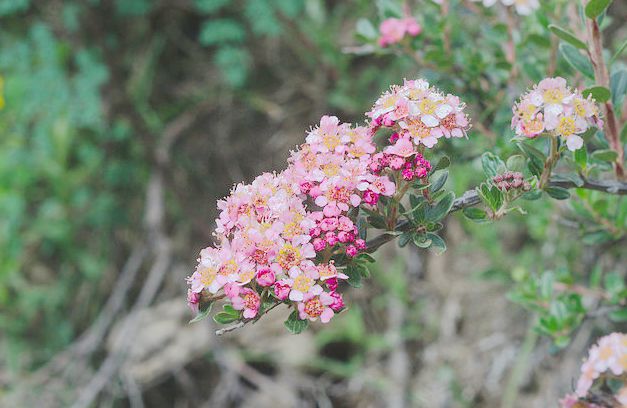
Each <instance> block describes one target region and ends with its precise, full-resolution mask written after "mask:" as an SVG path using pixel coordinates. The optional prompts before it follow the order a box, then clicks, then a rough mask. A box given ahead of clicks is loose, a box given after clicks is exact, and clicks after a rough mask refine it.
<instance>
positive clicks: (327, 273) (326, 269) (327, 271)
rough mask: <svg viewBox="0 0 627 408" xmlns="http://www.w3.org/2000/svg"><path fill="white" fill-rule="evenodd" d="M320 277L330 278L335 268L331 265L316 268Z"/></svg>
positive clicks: (334, 273)
mask: <svg viewBox="0 0 627 408" xmlns="http://www.w3.org/2000/svg"><path fill="white" fill-rule="evenodd" d="M318 273H319V274H320V277H321V278H331V277H333V276H335V275H336V269H335V266H333V265H323V266H320V268H319V269H318Z"/></svg>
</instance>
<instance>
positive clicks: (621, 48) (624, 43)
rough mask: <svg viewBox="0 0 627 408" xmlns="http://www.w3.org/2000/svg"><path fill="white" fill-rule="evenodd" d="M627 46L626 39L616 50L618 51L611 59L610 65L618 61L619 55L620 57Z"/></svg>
mask: <svg viewBox="0 0 627 408" xmlns="http://www.w3.org/2000/svg"><path fill="white" fill-rule="evenodd" d="M625 48H627V40H625V41H624V42H623V43H622V44H621V46H620V47H618V50H617V51H616V53H615V54H614V55H613V56H612V58H611V59H610V65H612V64H613V63H614V61H616V59H617V58H618V57H620V55H621V54H622V53H623V51H625Z"/></svg>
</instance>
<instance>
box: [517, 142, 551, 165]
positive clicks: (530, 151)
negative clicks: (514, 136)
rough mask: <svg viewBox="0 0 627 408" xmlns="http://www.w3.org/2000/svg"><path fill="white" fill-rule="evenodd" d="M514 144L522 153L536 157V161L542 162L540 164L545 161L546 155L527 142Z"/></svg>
mask: <svg viewBox="0 0 627 408" xmlns="http://www.w3.org/2000/svg"><path fill="white" fill-rule="evenodd" d="M516 146H518V148H519V149H520V151H521V152H523V154H524V155H525V156H527V157H529V158H532V157H533V158H536V159H538V161H539V162H540V163H542V165H544V162H545V161H546V155H545V154H544V153H542V152H541V151H540V150H538V149H536V148H535V147H533V146H531V145H530V144H528V143H522V142H520V143H516Z"/></svg>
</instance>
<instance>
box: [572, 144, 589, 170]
mask: <svg viewBox="0 0 627 408" xmlns="http://www.w3.org/2000/svg"><path fill="white" fill-rule="evenodd" d="M573 156H574V158H575V163H577V165H578V166H579V167H581V168H582V169H585V168H586V167H587V166H588V152H587V151H586V149H577V150H575V151H574V152H573Z"/></svg>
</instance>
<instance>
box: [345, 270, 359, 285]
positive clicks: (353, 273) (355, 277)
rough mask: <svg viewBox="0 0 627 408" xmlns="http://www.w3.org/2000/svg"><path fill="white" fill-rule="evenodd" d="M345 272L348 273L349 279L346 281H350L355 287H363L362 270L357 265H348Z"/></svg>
mask: <svg viewBox="0 0 627 408" xmlns="http://www.w3.org/2000/svg"><path fill="white" fill-rule="evenodd" d="M345 272H346V275H347V276H348V279H347V280H346V282H348V284H349V285H351V286H352V287H354V288H360V287H361V272H360V271H359V270H358V269H357V268H356V267H355V265H354V264H348V265H347V266H346V271H345Z"/></svg>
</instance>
